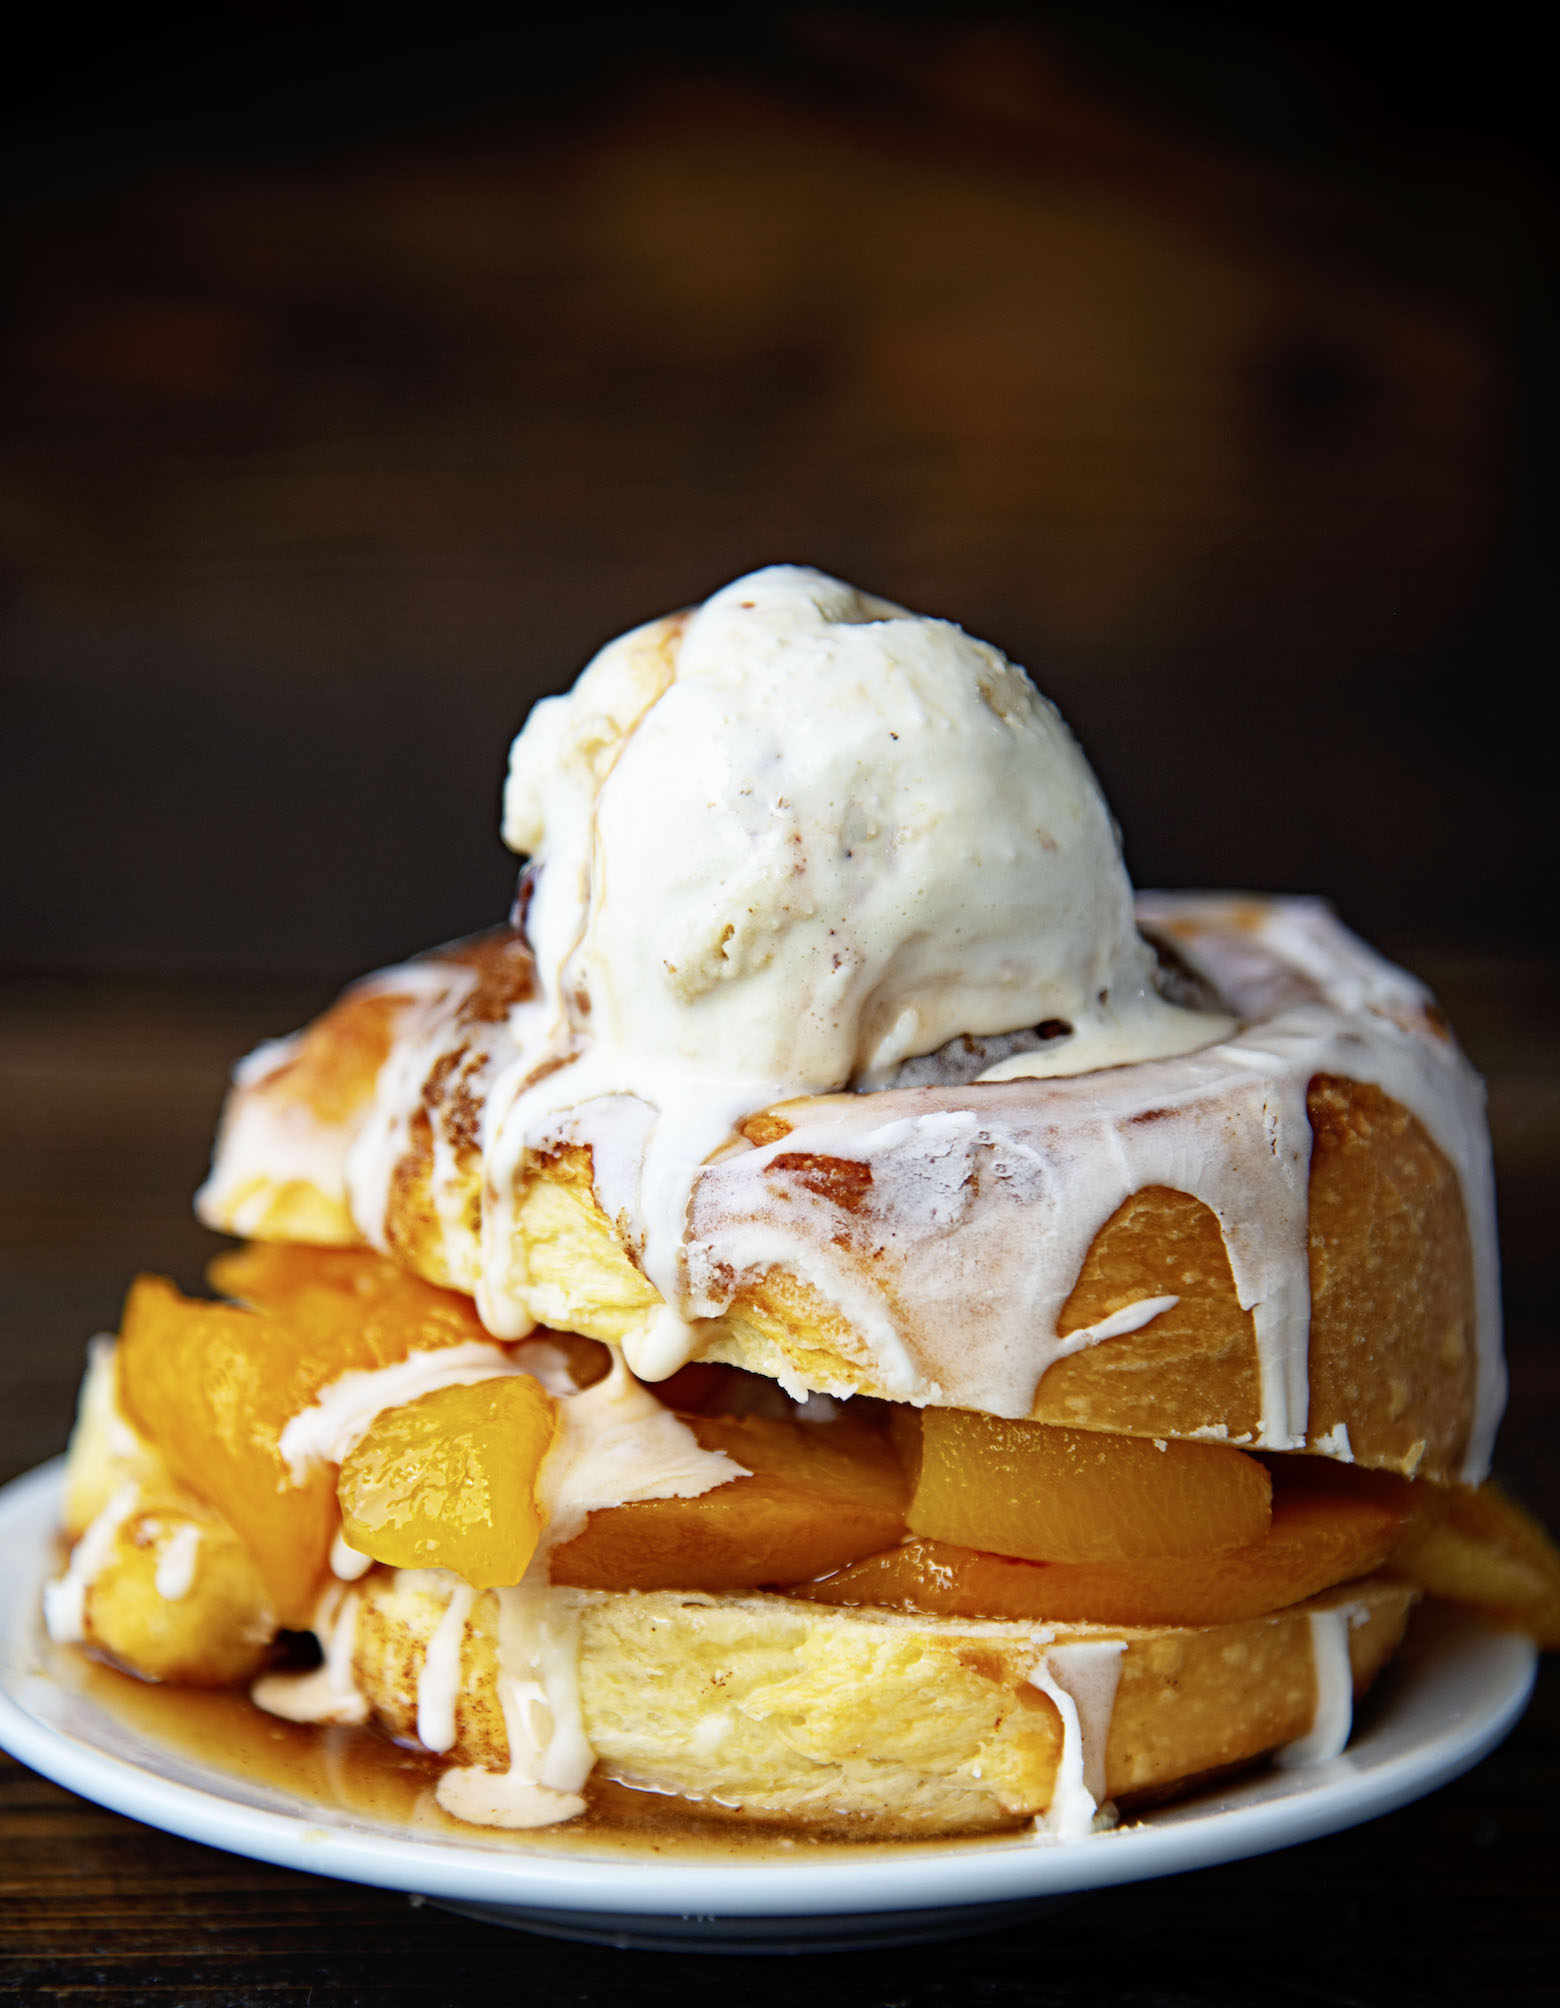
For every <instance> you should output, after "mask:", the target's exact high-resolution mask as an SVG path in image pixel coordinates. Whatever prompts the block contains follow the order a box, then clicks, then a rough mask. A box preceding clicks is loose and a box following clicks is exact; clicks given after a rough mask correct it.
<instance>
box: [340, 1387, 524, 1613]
mask: <svg viewBox="0 0 1560 2008" xmlns="http://www.w3.org/2000/svg"><path fill="white" fill-rule="evenodd" d="M557 1412H558V1405H557V1403H556V1402H555V1401H554V1400H553V1398H552V1396H551V1395H550V1394H548V1393H547V1392H546V1390H545V1389H544V1388H543V1387H542V1385H541V1384H540V1382H539V1381H535V1380H533V1379H532V1378H531V1376H530V1375H529V1374H515V1375H513V1376H511V1377H510V1378H508V1379H505V1380H489V1381H478V1382H476V1383H475V1384H474V1385H472V1386H469V1387H446V1388H439V1389H436V1390H435V1391H434V1392H433V1393H432V1394H425V1395H423V1396H421V1397H420V1399H418V1400H417V1401H413V1402H408V1403H407V1404H406V1405H405V1406H404V1407H402V1408H393V1409H387V1410H385V1412H384V1413H383V1414H382V1415H380V1416H378V1417H377V1418H376V1419H375V1421H374V1422H373V1423H372V1424H371V1425H370V1427H369V1430H368V1433H367V1435H366V1436H364V1437H363V1438H362V1439H361V1440H360V1441H359V1443H358V1444H357V1447H356V1448H355V1449H354V1450H352V1451H351V1452H349V1453H348V1456H347V1458H346V1461H345V1463H343V1465H342V1467H341V1478H340V1482H339V1484H338V1487H337V1494H338V1497H339V1499H340V1501H341V1531H342V1534H343V1535H344V1536H345V1538H346V1541H347V1543H348V1545H349V1546H350V1547H353V1548H356V1549H357V1551H358V1552H359V1554H363V1555H372V1556H373V1558H374V1560H375V1561H376V1562H387V1563H389V1565H390V1566H391V1567H392V1568H396V1569H453V1570H454V1571H455V1573H456V1574H457V1575H458V1576H464V1577H465V1579H466V1581H467V1582H468V1583H470V1584H471V1585H472V1587H473V1588H474V1589H478V1590H490V1589H497V1588H499V1587H501V1586H504V1585H507V1584H511V1583H518V1582H519V1580H520V1578H521V1577H522V1576H523V1575H524V1574H525V1571H526V1564H527V1563H528V1562H529V1561H530V1559H531V1557H532V1555H534V1554H535V1552H536V1544H537V1542H538V1541H539V1540H540V1539H541V1534H542V1528H543V1527H544V1525H545V1524H546V1515H545V1513H544V1512H543V1510H542V1507H541V1506H540V1504H539V1503H538V1501H537V1497H536V1479H537V1473H538V1472H539V1471H540V1470H541V1468H542V1460H543V1458H544V1457H545V1456H546V1455H547V1452H548V1450H549V1448H550V1447H551V1444H552V1440H553V1435H554V1432H555V1431H556V1429H557Z"/></svg>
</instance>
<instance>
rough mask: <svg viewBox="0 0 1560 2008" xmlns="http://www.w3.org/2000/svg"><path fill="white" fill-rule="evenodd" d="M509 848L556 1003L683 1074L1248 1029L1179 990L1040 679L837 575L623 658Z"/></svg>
mask: <svg viewBox="0 0 1560 2008" xmlns="http://www.w3.org/2000/svg"><path fill="white" fill-rule="evenodd" d="M504 837H505V841H506V842H507V843H509V844H510V845H511V846H512V847H513V848H514V849H516V850H518V851H522V852H529V853H530V854H531V856H532V858H533V862H534V864H535V866H536V870H535V873H534V876H533V881H532V894H531V899H530V906H529V912H528V917H527V931H528V933H529V936H530V939H531V942H532V945H533V947H534V949H535V951H536V955H537V961H538V966H539V970H540V975H541V980H542V982H543V984H544V986H545V987H546V989H547V991H548V993H549V995H550V997H551V999H552V1000H553V1002H554V1004H555V1007H556V1009H557V1010H558V1011H559V1012H560V1013H561V1014H562V1015H563V1017H564V1018H565V1019H566V1020H567V1022H568V1024H569V1026H570V1027H571V1028H572V1030H573V1031H574V1032H575V1033H576V1034H578V1035H580V1036H582V1037H585V1038H587V1039H589V1040H591V1041H593V1042H597V1041H599V1042H605V1043H606V1044H607V1045H608V1046H609V1047H611V1048H614V1049H616V1050H617V1051H618V1052H619V1053H620V1054H621V1055H622V1056H623V1057H624V1059H625V1060H629V1059H633V1058H638V1059H642V1060H643V1061H644V1062H645V1063H646V1064H647V1065H648V1066H650V1067H651V1068H653V1069H654V1070H655V1071H657V1072H659V1071H660V1070H661V1069H663V1068H665V1067H667V1066H670V1067H672V1068H673V1069H675V1070H679V1071H680V1070H683V1069H686V1070H687V1071H689V1072H690V1073H698V1074H702V1075H705V1076H711V1075H713V1076H717V1077H719V1078H721V1079H725V1080H728V1081H737V1080H752V1081H754V1082H762V1083H763V1084H765V1087H766V1090H767V1091H768V1092H770V1093H778V1092H780V1091H782V1090H784V1091H789V1092H804V1091H805V1092H820V1091H825V1090H829V1089H834V1088H840V1087H843V1086H845V1085H847V1084H854V1085H858V1086H874V1085H879V1084H881V1083H882V1082H883V1081H884V1080H885V1079H887V1078H889V1077H890V1076H891V1075H892V1073H893V1070H894V1069H895V1068H896V1067H898V1066H899V1065H900V1064H901V1063H902V1062H903V1061H906V1060H908V1059H910V1058H912V1057H914V1056H916V1055H921V1054H927V1053H931V1052H933V1051H935V1050H936V1049H938V1048H939V1047H941V1046H943V1045H945V1044H946V1043H947V1042H948V1041H950V1040H952V1039H955V1038H957V1037H959V1035H961V1034H967V1035H987V1034H998V1033H1006V1032H1013V1031H1016V1030H1019V1029H1020V1028H1025V1027H1032V1026H1037V1025H1041V1024H1047V1025H1048V1027H1049V1028H1051V1031H1052V1036H1050V1037H1048V1038H1047V1039H1046V1040H1045V1041H1044V1042H1043V1043H1040V1044H1038V1045H1037V1047H1036V1049H1035V1050H1033V1051H1029V1052H1022V1053H1018V1054H1015V1055H1013V1056H1012V1057H1011V1058H1009V1059H1007V1060H1005V1061H1003V1062H1001V1063H1000V1065H999V1066H998V1067H997V1068H994V1069H992V1070H990V1071H991V1072H992V1073H993V1074H996V1073H1000V1074H1001V1075H1002V1076H1003V1077H1009V1078H1010V1077H1011V1076H1012V1075H1014V1074H1015V1073H1031V1074H1060V1073H1074V1072H1080V1071H1083V1070H1085V1069H1087V1068H1091V1067H1098V1066H1105V1065H1111V1064H1115V1063H1118V1062H1121V1061H1126V1060H1139V1059H1146V1058H1151V1057H1157V1056H1162V1055H1165V1054H1168V1053H1174V1052H1183V1051H1187V1050H1189V1049H1191V1048H1192V1047H1195V1046H1199V1045H1205V1044H1207V1043H1209V1042H1210V1041H1211V1040H1213V1039H1216V1038H1218V1037H1220V1036H1222V1033H1223V1032H1224V1031H1225V1030H1226V1029H1228V1025H1229V1021H1228V1020H1225V1019H1217V1018H1211V1017H1209V1016H1207V1015H1206V1014H1203V1013H1199V1012H1195V1011H1188V1010H1185V1009H1182V1008H1180V1007H1178V1006H1176V1005H1174V1004H1171V1003H1169V1002H1168V1001H1166V1000H1165V999H1164V998H1162V997H1161V996H1160V995H1159V994H1158V992H1157V991H1156V990H1155V988H1154V983H1153V971H1154V966H1155V963H1154V956H1153V953H1152V951H1151V950H1150V949H1149V948H1148V946H1147V945H1146V944H1145V943H1144V942H1143V940H1142V939H1141V937H1140V936H1139V934H1138V932H1137V930H1136V927H1135V926H1134V924H1133V912H1132V888H1131V886H1130V884H1129V882H1128V879H1127V874H1126V870H1125V867H1124V865H1123V863H1122V858H1121V852H1120V846H1119V843H1118V840H1117V835H1116V831H1115V827H1114V825H1113V823H1112V821H1111V817H1110V813H1109V810H1108V809H1107V807H1106V804H1105V800H1104V797H1103V795H1102V794H1101V792H1100V788H1099V785H1098V783H1097V782H1096V780H1095V778H1094V776H1093V774H1092V773H1091V771H1090V769H1089V766H1088V763H1087V762H1086V761H1085V759H1084V757H1083V754H1082V753H1081V751H1080V750H1079V748H1078V746H1077V744H1076V742H1075V741H1074V739H1073V737H1072V735H1071V733H1070V732H1069V731H1068V729H1067V727H1066V725H1065V724H1064V723H1063V722H1062V719H1061V717H1060V715H1059V714H1058V712H1057V711H1056V709H1055V707H1054V706H1053V705H1051V704H1050V703H1049V702H1048V701H1047V700H1046V699H1045V698H1044V697H1042V696H1041V695H1040V693H1039V692H1038V691H1037V690H1036V689H1035V687H1034V686H1033V684H1031V683H1030V681H1029V679H1028V678H1027V676H1025V674H1024V673H1023V671H1022V670H1020V669H1018V668H1016V667H1015V666H1014V665H1013V664H1012V663H1010V662H1009V661H1008V660H1007V659H1006V657H1004V656H1003V655H1001V654H1000V653H999V652H998V651H997V650H996V649H994V648H992V647H990V646H989V645H988V644H986V643H985V642H980V641H976V640H973V639H972V638H971V637H970V636H968V635H966V634H965V633H963V632H962V630H961V629H959V628H958V627H956V626H954V625H953V623H952V622H950V621H943V620H934V619H930V618H925V617H922V616H919V615H915V614H911V613H907V612H906V611H905V610H904V609H903V608H902V607H898V606H894V605H892V604H890V603H889V602H888V601H886V600H878V599H873V598H871V597H869V596H868V595H866V594H864V593H860V592H857V591H856V590H854V589H853V588H852V587H850V586H847V585H843V584H841V583H840V582H839V581H838V580H836V579H831V578H827V577H825V576H824V575H823V574H822V573H820V572H816V571H811V570H807V569H803V568H800V567H795V566H789V565H775V566H771V567H769V568H767V569H765V570H763V571H760V572H754V573H752V574H751V575H749V576H748V577H746V578H742V579H738V580H737V581H736V582H735V583H734V584H732V585H730V586H727V587H726V588H725V589H724V590H723V591H721V592H718V593H716V594H715V595H714V596H713V597H712V598H711V599H709V600H707V601H706V602H705V603H704V605H703V606H701V607H699V608H697V609H696V610H695V611H694V612H692V613H691V614H685V615H675V616H672V617H670V618H669V619H667V620H663V621H658V622H654V623H652V624H651V625H650V626H648V627H645V628H640V629H637V630H635V631H634V632H633V633H632V634H628V635H625V636H623V637H622V638H621V639H619V640H617V641H615V642H612V643H610V644H609V645H608V646H607V647H606V648H604V649H603V650H602V651H601V653H600V654H599V655H597V656H596V658H595V659H594V661H593V662H592V663H591V664H590V665H589V666H588V668H587V669H586V670H585V672H584V673H583V675H582V676H581V677H580V679H579V681H578V683H577V684H576V685H575V687H574V689H573V690H572V691H571V692H570V693H569V694H568V695H567V696H563V697H554V698H549V699H547V700H545V701H544V702H543V703H541V704H539V705H537V706H536V708H535V709H534V711H533V712H532V714H531V716H530V719H529V720H528V722H527V724H526V726H525V729H524V731H522V732H521V734H520V736H519V737H518V738H517V739H516V741H515V744H514V748H513V751H512V754H511V759H510V769H509V778H508V784H507V787H506V790H505V798H504ZM1058 1024H1061V1025H1065V1026H1068V1027H1071V1032H1070V1034H1060V1033H1058V1032H1056V1031H1055V1029H1054V1028H1055V1027H1056V1026H1057V1025H1058Z"/></svg>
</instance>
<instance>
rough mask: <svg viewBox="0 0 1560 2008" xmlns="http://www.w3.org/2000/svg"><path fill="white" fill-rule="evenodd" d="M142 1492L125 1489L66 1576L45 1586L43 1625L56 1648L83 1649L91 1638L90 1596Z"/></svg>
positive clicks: (89, 1531) (88, 1534)
mask: <svg viewBox="0 0 1560 2008" xmlns="http://www.w3.org/2000/svg"><path fill="white" fill-rule="evenodd" d="M139 1498H140V1489H139V1487H138V1486H137V1485H136V1484H135V1483H134V1482H133V1481H127V1482H126V1483H125V1484H123V1485H121V1486H120V1487H119V1489H118V1490H117V1491H116V1492H115V1493H114V1496H113V1497H112V1498H111V1499H110V1500H109V1502H108V1504H107V1505H106V1506H105V1507H104V1508H103V1510H102V1512H101V1513H99V1514H98V1516H97V1518H96V1519H95V1520H93V1521H92V1523H91V1525H90V1526H89V1527H87V1528H86V1529H85V1531H84V1532H83V1533H82V1536H81V1539H80V1540H79V1541H78V1542H77V1543H76V1545H75V1547H74V1548H72V1549H71V1551H70V1561H69V1563H68V1564H67V1565H66V1568H65V1573H64V1574H63V1575H61V1576H56V1577H55V1579H54V1580H53V1582H50V1583H45V1584H44V1586H43V1621H44V1624H45V1626H46V1627H47V1629H48V1633H49V1636H50V1638H51V1639H53V1641H54V1643H55V1644H56V1645H79V1644H80V1643H81V1641H82V1640H83V1639H84V1638H85V1637H86V1635H87V1593H88V1591H89V1590H90V1589H91V1588H92V1585H93V1584H94V1583H95V1582H96V1581H97V1578H98V1577H99V1575H101V1573H102V1571H103V1569H104V1568H105V1567H106V1565H107V1563H108V1560H109V1557H110V1556H111V1555H112V1554H113V1552H114V1543H115V1542H116V1541H117V1540H118V1538H119V1530H120V1528H121V1527H122V1526H123V1525H124V1523H125V1522H126V1520H128V1519H129V1517H130V1515H131V1514H132V1513H133V1512H134V1511H135V1509H136V1503H137V1501H138V1500H139Z"/></svg>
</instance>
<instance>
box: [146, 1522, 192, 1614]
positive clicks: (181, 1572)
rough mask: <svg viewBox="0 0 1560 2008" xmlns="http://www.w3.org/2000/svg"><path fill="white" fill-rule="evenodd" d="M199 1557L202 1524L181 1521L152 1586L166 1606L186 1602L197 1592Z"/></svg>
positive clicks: (172, 1536)
mask: <svg viewBox="0 0 1560 2008" xmlns="http://www.w3.org/2000/svg"><path fill="white" fill-rule="evenodd" d="M199 1556H200V1526H199V1523H198V1522H196V1521H194V1520H182V1521H180V1523H179V1525H178V1526H177V1527H175V1528H174V1530H173V1532H172V1533H171V1534H170V1535H169V1537H168V1540H167V1542H166V1544H165V1545H164V1547H163V1551H162V1553H161V1554H160V1555H159V1556H158V1557H157V1572H156V1574H155V1575H154V1576H153V1578H152V1586H153V1588H154V1589H155V1590H156V1592H157V1594H158V1596H160V1597H161V1598H162V1600H163V1602H164V1603H165V1604H178V1603H182V1602H183V1601H184V1599H185V1598H186V1597H187V1596H188V1595H189V1593H190V1591H191V1590H192V1589H194V1587H195V1565H196V1562H197V1560H198V1559H199Z"/></svg>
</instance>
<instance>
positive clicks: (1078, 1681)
mask: <svg viewBox="0 0 1560 2008" xmlns="http://www.w3.org/2000/svg"><path fill="white" fill-rule="evenodd" d="M1126 1649H1127V1642H1126V1640H1125V1639H1083V1640H1078V1641H1076V1642H1075V1643H1073V1644H1069V1645H1053V1646H1049V1647H1047V1649H1046V1651H1045V1652H1044V1654H1043V1655H1042V1656H1041V1658H1040V1659H1039V1661H1038V1662H1037V1663H1036V1664H1035V1666H1034V1667H1033V1668H1032V1669H1031V1671H1030V1675H1029V1678H1030V1681H1031V1682H1032V1683H1033V1685H1034V1686H1036V1687H1038V1688H1039V1689H1040V1691H1041V1693H1042V1694H1045V1695H1048V1696H1049V1697H1050V1699H1051V1701H1052V1702H1053V1703H1054V1705H1055V1707H1056V1712H1057V1714H1058V1715H1060V1716H1061V1718H1062V1750H1061V1755H1060V1757H1059V1758H1058V1759H1057V1765H1056V1783H1055V1784H1054V1785H1053V1786H1052V1788H1051V1803H1050V1805H1049V1806H1048V1807H1047V1808H1046V1810H1045V1812H1044V1813H1043V1814H1042V1815H1041V1816H1040V1817H1039V1818H1037V1819H1036V1821H1035V1831H1036V1833H1037V1834H1038V1835H1040V1836H1042V1837H1043V1838H1045V1839H1047V1840H1053V1841H1077V1840H1082V1839H1083V1837H1084V1836H1085V1835H1086V1834H1088V1833H1091V1832H1092V1831H1093V1829H1094V1825H1095V1821H1096V1818H1097V1817H1098V1816H1099V1813H1100V1809H1101V1807H1102V1806H1103V1805H1104V1804H1105V1753H1106V1746H1107V1744H1108V1743H1109V1741H1110V1724H1111V1717H1112V1715H1113V1714H1114V1713H1115V1707H1116V1689H1117V1687H1118V1686H1119V1685H1120V1683H1121V1660H1122V1655H1123V1653H1124V1652H1125V1651H1126Z"/></svg>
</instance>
